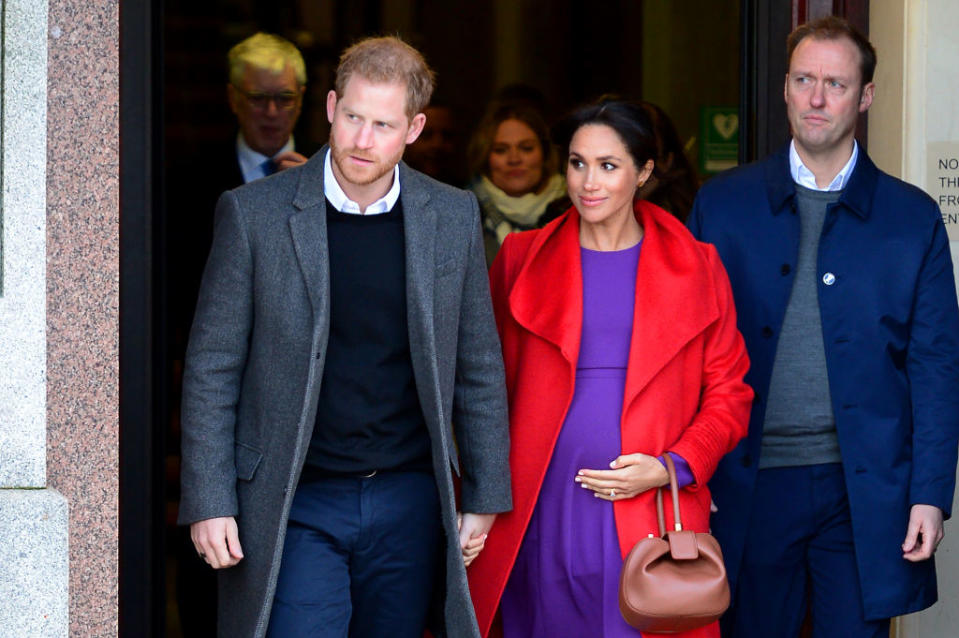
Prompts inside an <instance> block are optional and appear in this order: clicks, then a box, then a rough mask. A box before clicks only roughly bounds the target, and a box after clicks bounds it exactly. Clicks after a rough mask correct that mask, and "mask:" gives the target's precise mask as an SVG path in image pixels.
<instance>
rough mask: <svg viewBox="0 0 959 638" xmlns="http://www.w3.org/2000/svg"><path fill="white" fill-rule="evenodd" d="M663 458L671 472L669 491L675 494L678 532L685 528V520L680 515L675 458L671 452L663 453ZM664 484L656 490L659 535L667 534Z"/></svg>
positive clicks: (675, 516) (674, 508)
mask: <svg viewBox="0 0 959 638" xmlns="http://www.w3.org/2000/svg"><path fill="white" fill-rule="evenodd" d="M663 460H664V461H666V471H667V472H668V473H669V491H670V492H671V493H672V495H673V522H674V527H675V528H676V531H677V532H681V531H682V530H683V522H682V520H681V519H680V517H679V483H678V481H677V480H676V466H675V465H673V459H672V457H671V456H669V452H666V453H665V454H663ZM665 489H666V486H665V485H663V486H662V487H660V488H659V489H657V490H656V518H657V519H658V520H659V535H660V536H665V535H666V515H665V513H664V512H663V490H665Z"/></svg>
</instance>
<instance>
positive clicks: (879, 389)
mask: <svg viewBox="0 0 959 638" xmlns="http://www.w3.org/2000/svg"><path fill="white" fill-rule="evenodd" d="M796 209H797V204H796V188H795V184H794V183H793V180H792V177H791V176H790V173H789V157H788V146H787V147H785V148H784V149H783V150H781V151H780V152H778V153H776V154H774V155H772V156H771V157H769V158H768V159H766V160H765V161H763V162H759V163H756V164H751V165H749V166H744V167H741V168H738V169H734V170H732V171H730V172H728V173H725V174H722V175H720V176H718V177H715V178H713V179H712V180H710V181H709V182H707V183H706V184H705V185H704V186H703V188H702V189H701V190H700V191H699V195H698V196H697V198H696V203H695V205H694V206H693V210H692V212H691V213H690V217H689V222H688V223H689V227H690V229H691V230H692V231H693V234H694V235H695V236H696V237H698V238H699V239H701V240H702V241H706V242H710V243H713V244H715V245H716V248H717V249H718V250H719V255H720V257H721V258H722V260H723V263H724V265H725V266H726V271H727V272H728V273H729V280H730V282H731V283H732V286H733V296H734V297H735V300H736V312H737V316H738V317H739V329H740V331H741V332H742V334H743V337H744V338H745V339H746V347H747V349H748V350H749V358H750V360H751V361H752V367H751V368H750V370H749V374H747V375H746V382H747V383H749V384H750V385H751V386H752V387H753V389H754V390H755V391H756V399H755V401H754V403H753V409H752V415H751V419H750V425H749V436H748V438H747V439H745V440H744V441H742V442H741V443H740V445H739V446H738V447H737V448H736V450H734V451H733V452H732V453H731V454H729V455H728V456H727V457H726V458H725V459H723V461H722V462H721V463H720V464H719V468H718V469H717V470H716V474H715V475H714V477H713V479H712V481H711V482H710V488H712V491H713V498H714V499H715V502H716V505H717V506H718V508H719V511H718V512H717V513H715V514H714V515H713V517H712V527H713V533H714V534H715V536H716V537H717V538H718V539H719V541H720V543H721V545H722V549H723V553H724V555H725V558H726V563H727V570H728V573H729V576H730V580H731V582H732V584H733V591H734V592H735V585H736V577H737V573H738V570H739V564H740V561H741V559H742V554H743V545H744V542H745V535H746V528H747V525H748V524H749V516H750V511H751V500H752V494H753V488H754V486H755V484H756V473H757V470H758V463H759V454H760V443H761V440H762V433H763V419H764V415H765V409H766V403H765V398H766V396H767V393H768V389H769V379H770V376H771V374H772V368H773V361H774V359H775V356H776V344H777V339H778V336H779V333H780V327H781V326H782V322H783V317H784V315H785V312H786V304H787V303H788V301H789V295H790V292H791V291H792V285H793V278H794V275H795V270H796V269H795V266H796V261H797V258H798V254H799V216H798V214H797V213H796ZM829 273H831V275H832V277H826V275H827V274H829ZM817 277H818V295H819V311H820V316H821V319H822V334H823V345H824V346H825V352H826V367H827V370H828V374H829V390H830V394H831V397H832V408H833V413H834V415H835V419H836V430H837V431H838V435H839V448H840V451H841V454H842V462H843V463H842V464H843V472H844V475H845V480H846V489H847V491H848V494H849V508H850V512H851V515H852V528H853V536H854V540H855V550H856V562H857V565H858V570H859V581H860V583H861V585H862V596H863V608H864V610H865V614H866V618H867V619H879V618H889V617H892V616H897V615H900V614H906V613H910V612H914V611H918V610H920V609H923V608H925V607H928V606H929V605H931V604H933V603H934V602H935V601H936V596H937V594H936V574H935V564H934V562H933V560H931V559H930V560H927V561H924V562H920V563H911V562H908V561H906V560H905V559H904V558H903V557H902V542H903V540H904V539H905V536H906V527H907V524H908V521H909V512H910V508H911V506H912V505H914V504H919V503H922V504H927V505H935V506H937V507H939V508H940V509H941V510H942V511H943V512H944V514H945V516H946V517H947V518H948V517H949V515H950V511H951V508H952V499H953V490H954V488H955V480H956V456H957V445H959V306H957V302H956V289H955V282H954V278H953V267H952V260H951V259H950V255H949V242H948V240H947V238H946V229H945V227H944V225H943V223H942V219H941V216H940V213H939V209H938V208H937V207H936V204H935V203H934V202H933V201H932V199H931V198H930V197H929V196H928V195H926V194H925V193H923V192H922V191H921V190H919V189H918V188H916V187H914V186H911V185H909V184H907V183H905V182H902V181H900V180H898V179H895V178H893V177H891V176H889V175H886V174H885V173H883V172H881V171H880V170H879V169H877V168H876V166H875V164H873V163H872V161H871V160H870V159H869V157H868V156H867V155H866V153H865V152H864V151H863V149H862V148H860V149H859V157H858V160H857V162H856V166H855V169H854V170H853V173H852V175H851V177H850V179H849V183H848V184H847V186H846V188H845V189H844V192H843V193H842V196H841V197H840V199H839V201H838V202H837V203H835V204H832V205H830V206H829V208H828V209H827V212H826V218H825V222H824V224H823V229H822V234H821V236H820V241H819V256H818V268H817ZM783 506H784V507H788V506H789V504H788V503H784V504H783Z"/></svg>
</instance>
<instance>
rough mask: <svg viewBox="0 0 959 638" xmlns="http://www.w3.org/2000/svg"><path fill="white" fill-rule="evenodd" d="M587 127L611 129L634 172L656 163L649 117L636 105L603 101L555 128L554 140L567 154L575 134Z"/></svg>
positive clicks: (625, 102) (616, 101)
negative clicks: (627, 152)
mask: <svg viewBox="0 0 959 638" xmlns="http://www.w3.org/2000/svg"><path fill="white" fill-rule="evenodd" d="M589 124H602V125H604V126H608V127H609V128H611V129H613V131H615V132H616V135H618V136H619V139H620V140H622V142H623V145H624V146H625V147H626V150H627V151H629V155H630V157H632V159H633V163H634V164H636V169H637V170H640V171H641V170H643V166H645V165H646V162H648V161H649V160H654V161H655V159H656V138H655V136H654V134H653V125H652V122H650V120H649V115H647V114H646V111H644V110H643V109H642V107H640V106H639V105H638V104H636V103H634V102H627V101H625V100H608V99H603V100H600V101H599V102H597V103H596V104H590V105H588V106H584V107H581V108H579V109H576V110H575V111H573V112H572V113H571V114H570V115H568V116H567V117H566V119H564V120H563V121H562V122H560V124H559V126H558V127H557V137H558V138H559V140H560V142H561V143H562V145H563V148H564V149H565V150H566V151H567V152H569V143H570V141H571V140H572V139H573V135H575V134H576V131H578V130H579V129H581V128H583V127H584V126H587V125H589Z"/></svg>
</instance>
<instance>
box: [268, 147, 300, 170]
mask: <svg viewBox="0 0 959 638" xmlns="http://www.w3.org/2000/svg"><path fill="white" fill-rule="evenodd" d="M306 159H307V158H306V156H304V155H300V154H299V153H297V152H296V151H287V152H286V153H280V154H279V155H277V156H276V157H274V158H273V162H274V163H275V164H276V170H277V171H285V170H286V169H288V168H293V167H294V166H299V165H300V164H303V163H305V162H306Z"/></svg>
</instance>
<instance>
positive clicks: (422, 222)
mask: <svg viewBox="0 0 959 638" xmlns="http://www.w3.org/2000/svg"><path fill="white" fill-rule="evenodd" d="M416 181H417V180H416V175H415V174H413V173H412V172H411V171H409V170H407V169H406V167H405V166H404V165H402V164H401V165H400V184H401V185H402V186H401V191H400V192H401V195H400V199H401V201H402V203H403V234H404V238H405V241H406V317H407V321H408V322H409V332H410V354H411V356H412V357H413V361H414V363H416V362H422V361H432V360H433V358H434V355H435V344H434V343H433V339H432V335H433V274H434V272H435V270H436V269H435V265H434V263H433V261H434V253H435V252H436V246H435V242H436V231H437V229H436V211H435V210H433V209H432V207H430V206H429V205H428V204H429V200H430V195H429V191H428V189H426V188H422V187H421V186H420V185H419V184H417V183H416ZM434 378H435V377H434Z"/></svg>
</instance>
